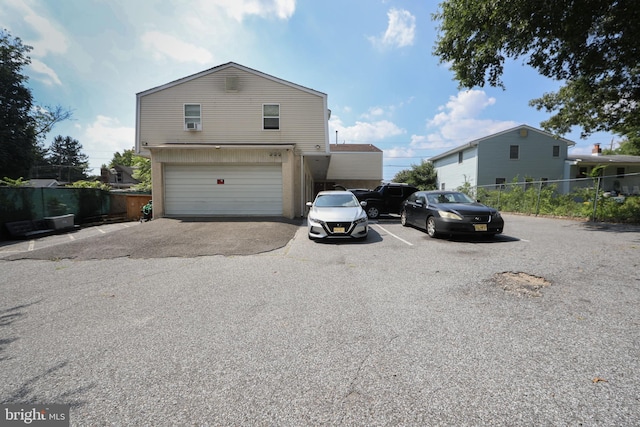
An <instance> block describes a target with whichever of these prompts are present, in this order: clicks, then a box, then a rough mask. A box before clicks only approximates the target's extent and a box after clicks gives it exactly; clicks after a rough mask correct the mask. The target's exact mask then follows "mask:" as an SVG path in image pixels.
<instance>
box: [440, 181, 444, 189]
mask: <svg viewBox="0 0 640 427" xmlns="http://www.w3.org/2000/svg"><path fill="white" fill-rule="evenodd" d="M440 190H444V182H443V183H442V184H440Z"/></svg>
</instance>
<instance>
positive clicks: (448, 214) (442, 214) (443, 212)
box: [438, 211, 462, 221]
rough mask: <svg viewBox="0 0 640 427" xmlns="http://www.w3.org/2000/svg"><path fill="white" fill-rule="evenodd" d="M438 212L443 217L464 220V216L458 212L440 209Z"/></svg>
mask: <svg viewBox="0 0 640 427" xmlns="http://www.w3.org/2000/svg"><path fill="white" fill-rule="evenodd" d="M438 213H439V214H440V217H442V218H445V219H453V220H456V221H462V217H461V216H460V215H458V214H457V213H453V212H445V211H438Z"/></svg>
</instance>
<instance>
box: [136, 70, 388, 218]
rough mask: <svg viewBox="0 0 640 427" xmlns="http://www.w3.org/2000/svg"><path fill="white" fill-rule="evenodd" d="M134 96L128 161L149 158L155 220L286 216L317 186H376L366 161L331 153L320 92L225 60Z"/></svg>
mask: <svg viewBox="0 0 640 427" xmlns="http://www.w3.org/2000/svg"><path fill="white" fill-rule="evenodd" d="M136 97H137V102H136V104H137V105H136V107H137V112H136V153H138V154H140V155H143V156H146V157H150V159H151V174H152V196H153V209H154V216H247V215H267V216H284V217H288V218H293V217H296V216H302V215H303V214H304V212H305V203H306V201H308V200H312V199H313V196H314V194H315V193H314V188H315V183H316V182H326V181H328V180H333V181H336V182H342V180H343V179H346V180H351V179H353V180H358V179H371V180H374V178H375V174H376V173H378V174H379V177H378V179H377V181H379V180H380V179H381V178H382V166H381V161H380V164H379V165H378V163H377V160H375V159H373V160H369V158H370V157H373V156H372V155H370V153H368V152H365V153H361V154H360V155H359V156H355V157H354V156H350V157H351V160H352V161H351V162H343V161H341V160H339V159H340V158H341V156H343V155H344V154H353V153H342V152H333V150H332V149H331V147H330V144H329V135H328V121H329V117H330V111H329V109H328V108H327V95H326V94H324V93H322V92H318V91H316V90H313V89H309V88H307V87H304V86H300V85H297V84H294V83H291V82H288V81H285V80H282V79H279V78H276V77H273V76H270V75H268V74H264V73H262V72H260V71H256V70H253V69H251V68H247V67H245V66H242V65H239V64H236V63H233V62H230V63H227V64H223V65H220V66H217V67H214V68H211V69H209V70H206V71H203V72H200V73H197V74H194V75H191V76H188V77H184V78H182V79H179V80H176V81H173V82H170V83H167V84H165V85H162V86H159V87H156V88H153V89H149V90H146V91H144V92H140V93H138V94H137V95H136ZM379 157H380V159H381V157H382V155H381V153H380V154H379ZM354 163H356V164H358V165H360V164H361V163H365V164H371V165H372V166H373V167H374V171H373V172H372V173H368V174H365V173H360V171H358V169H359V168H358V167H356V166H355V165H354ZM329 172H330V173H329Z"/></svg>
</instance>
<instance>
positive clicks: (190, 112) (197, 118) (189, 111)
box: [184, 104, 202, 131]
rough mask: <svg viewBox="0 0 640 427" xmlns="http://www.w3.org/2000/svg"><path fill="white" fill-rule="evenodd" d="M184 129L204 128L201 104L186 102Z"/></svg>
mask: <svg viewBox="0 0 640 427" xmlns="http://www.w3.org/2000/svg"><path fill="white" fill-rule="evenodd" d="M184 130H190V131H193V130H202V117H201V115H200V104H184Z"/></svg>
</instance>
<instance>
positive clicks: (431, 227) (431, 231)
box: [427, 216, 438, 237]
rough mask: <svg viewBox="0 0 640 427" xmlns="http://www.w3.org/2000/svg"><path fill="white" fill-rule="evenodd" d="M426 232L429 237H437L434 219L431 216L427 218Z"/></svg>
mask: <svg viewBox="0 0 640 427" xmlns="http://www.w3.org/2000/svg"><path fill="white" fill-rule="evenodd" d="M427 234H428V235H429V237H437V236H438V231H437V230H436V220H435V218H433V217H432V216H430V217H429V218H427Z"/></svg>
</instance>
